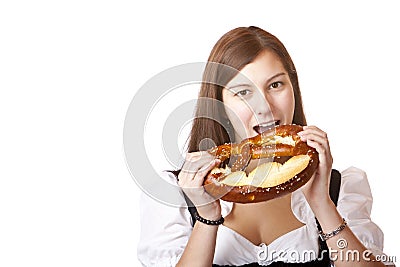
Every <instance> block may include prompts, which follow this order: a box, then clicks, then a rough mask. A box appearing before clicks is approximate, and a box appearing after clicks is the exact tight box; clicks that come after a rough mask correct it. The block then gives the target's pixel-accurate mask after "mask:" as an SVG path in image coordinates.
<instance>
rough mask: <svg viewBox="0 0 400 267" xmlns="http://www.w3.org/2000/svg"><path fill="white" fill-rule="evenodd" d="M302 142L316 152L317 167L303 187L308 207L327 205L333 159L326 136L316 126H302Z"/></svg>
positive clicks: (300, 133)
mask: <svg viewBox="0 0 400 267" xmlns="http://www.w3.org/2000/svg"><path fill="white" fill-rule="evenodd" d="M298 135H299V136H300V138H301V140H302V141H305V142H307V144H308V145H309V146H310V147H313V148H315V149H316V150H317V152H318V154H319V156H318V157H319V165H318V168H317V170H316V171H315V173H314V175H313V176H312V177H311V179H310V181H309V182H308V183H307V184H306V185H305V186H304V187H303V193H304V195H305V197H306V199H307V201H308V203H309V204H310V206H311V207H312V206H315V205H321V204H324V203H329V201H330V197H329V182H330V176H331V170H332V163H333V158H332V154H331V150H330V147H329V141H328V136H327V134H326V133H325V132H324V131H322V130H321V129H319V128H318V127H316V126H304V127H303V131H302V132H299V133H298Z"/></svg>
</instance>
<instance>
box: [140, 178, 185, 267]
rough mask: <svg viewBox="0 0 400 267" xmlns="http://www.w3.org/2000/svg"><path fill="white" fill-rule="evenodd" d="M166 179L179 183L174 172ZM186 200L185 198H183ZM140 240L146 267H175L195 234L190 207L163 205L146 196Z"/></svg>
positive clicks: (141, 253) (142, 262) (144, 198)
mask: <svg viewBox="0 0 400 267" xmlns="http://www.w3.org/2000/svg"><path fill="white" fill-rule="evenodd" d="M162 176H163V178H164V179H166V180H167V181H168V182H170V183H175V184H176V178H175V176H174V175H173V174H172V173H169V172H164V173H163V174H162ZM182 197H183V196H182ZM140 224H141V230H140V239H139V244H138V250H137V252H138V254H137V255H138V259H139V261H140V262H141V264H142V265H143V266H165V267H167V266H168V267H170V266H175V265H176V263H177V262H178V261H179V259H180V257H181V255H182V253H183V251H184V249H185V247H186V244H187V242H188V240H189V237H190V234H191V232H192V223H191V216H190V213H189V211H188V209H187V207H172V206H168V205H166V204H163V203H161V202H159V201H157V200H155V199H153V198H151V197H150V196H148V195H147V194H145V193H142V195H141V198H140Z"/></svg>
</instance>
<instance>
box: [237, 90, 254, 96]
mask: <svg viewBox="0 0 400 267" xmlns="http://www.w3.org/2000/svg"><path fill="white" fill-rule="evenodd" d="M249 93H250V90H249V89H245V90H240V91H238V92H236V93H235V96H245V95H248V94H249Z"/></svg>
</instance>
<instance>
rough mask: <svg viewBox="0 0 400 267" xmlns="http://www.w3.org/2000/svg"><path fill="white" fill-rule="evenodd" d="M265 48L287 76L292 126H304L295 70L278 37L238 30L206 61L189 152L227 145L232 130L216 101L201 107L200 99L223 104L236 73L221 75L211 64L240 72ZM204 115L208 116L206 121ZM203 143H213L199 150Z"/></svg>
mask: <svg viewBox="0 0 400 267" xmlns="http://www.w3.org/2000/svg"><path fill="white" fill-rule="evenodd" d="M265 49H268V50H270V51H273V52H274V53H275V54H276V55H277V56H278V57H279V58H280V60H281V62H282V64H283V66H284V68H285V70H286V71H287V73H288V74H289V79H290V81H291V83H292V86H293V91H294V97H295V110H294V115H293V123H295V124H299V125H306V118H305V115H304V111H303V104H302V99H301V93H300V88H299V83H298V78H297V72H296V68H295V66H294V64H293V61H292V59H291V57H290V55H289V53H288V52H287V50H286V48H285V46H284V45H283V44H282V43H281V41H279V39H278V38H276V37H275V36H274V35H272V34H270V33H269V32H266V31H264V30H263V29H260V28H258V27H254V26H251V27H240V28H236V29H233V30H231V31H229V32H227V33H226V34H224V35H223V36H222V37H221V38H220V39H219V40H218V42H217V43H216V44H215V46H214V48H213V49H212V51H211V53H210V56H209V58H208V61H207V62H210V63H209V64H207V65H206V68H205V71H204V74H203V81H207V82H203V84H202V85H201V88H200V92H199V101H198V104H197V106H196V111H195V118H194V121H193V125H192V130H191V132H190V136H189V144H188V152H194V151H199V150H205V149H208V148H210V147H211V146H212V145H221V144H223V143H228V142H230V138H229V136H231V135H230V133H229V132H230V131H232V129H231V126H230V125H229V123H227V122H228V119H227V116H226V113H225V110H224V109H223V108H222V107H221V105H217V101H211V102H208V101H207V104H204V103H201V101H200V99H202V98H210V99H214V100H218V101H221V102H222V89H223V87H224V85H226V84H227V83H228V82H229V81H230V80H231V79H232V78H233V77H234V75H236V74H237V72H235V71H230V72H229V71H228V72H227V71H226V70H225V71H223V74H222V72H221V70H220V69H219V68H218V67H215V65H216V64H211V63H220V64H224V65H227V66H230V67H232V69H235V70H237V71H240V70H241V69H242V68H243V67H244V66H246V65H247V64H249V63H251V62H252V61H254V59H255V58H256V57H257V55H258V54H260V53H261V52H262V51H263V50H265ZM221 66H222V65H221ZM210 81H212V82H210ZM204 114H209V116H208V117H209V118H205V117H204V116H203V115H204ZM210 118H214V119H210ZM221 122H222V123H221ZM204 140H212V141H213V142H211V143H209V144H210V145H209V147H208V146H207V145H206V146H204V145H202V146H201V147H200V146H199V145H200V143H201V142H202V141H204ZM203 144H204V143H203Z"/></svg>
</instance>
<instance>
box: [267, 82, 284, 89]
mask: <svg viewBox="0 0 400 267" xmlns="http://www.w3.org/2000/svg"><path fill="white" fill-rule="evenodd" d="M281 85H282V82H273V83H271V85H270V86H269V88H270V89H276V88H279V86H281Z"/></svg>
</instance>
